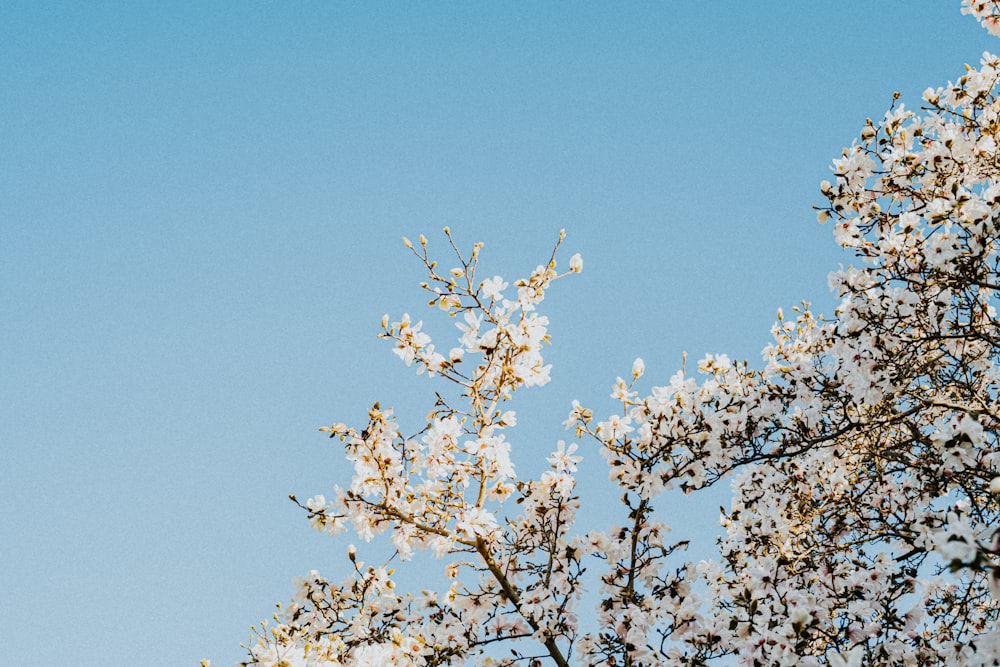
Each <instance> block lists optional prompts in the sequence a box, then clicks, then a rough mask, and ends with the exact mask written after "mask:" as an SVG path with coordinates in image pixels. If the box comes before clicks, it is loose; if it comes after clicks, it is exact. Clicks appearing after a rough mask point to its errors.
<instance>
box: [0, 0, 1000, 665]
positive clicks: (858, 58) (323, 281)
mask: <svg viewBox="0 0 1000 667" xmlns="http://www.w3.org/2000/svg"><path fill="white" fill-rule="evenodd" d="M997 48H1000V46H998V45H997V43H996V42H995V40H994V39H993V38H990V37H989V36H988V35H987V34H986V33H985V31H983V30H981V29H980V28H979V27H978V26H977V25H976V23H975V22H974V21H973V20H972V19H970V18H968V17H963V16H961V15H960V13H959V2H958V0H954V1H944V0H910V1H909V2H906V3H901V2H888V1H883V2H870V1H869V0H864V1H861V0H841V1H839V2H823V3H820V2H812V3H806V2H791V1H788V2H785V1H777V0H774V1H770V2H768V1H759V2H735V1H734V2H693V1H691V2H689V1H686V0H678V1H676V2H655V3H653V2H651V3H637V2H625V3H594V2H572V3H570V2H534V3H464V2H463V3H457V2H456V3H451V2H435V3H419V4H415V3H409V2H398V3H396V2H390V3H366V2H338V3H332V2H300V3H275V2H243V3H202V2H176V3H155V2H117V3H116V2H100V3H80V2H36V1H30V2H29V1H25V2H18V1H16V0H8V1H7V2H3V3H2V4H0V453H2V459H0V517H2V518H0V600H2V605H0V627H2V628H3V630H4V640H3V642H2V643H3V648H2V649H0V663H2V664H5V665H18V666H20V667H35V666H38V667H47V666H49V665H74V666H76V667H90V666H95V667H96V666H97V665H108V664H112V665H138V666H145V665H150V666H159V665H164V666H167V665H195V664H197V661H198V660H199V659H201V658H211V659H212V660H213V665H229V664H232V663H233V662H234V661H236V660H238V659H240V658H242V657H243V655H244V653H243V651H242V649H240V647H239V645H240V643H241V642H245V641H246V640H247V639H248V637H249V630H248V628H249V625H250V624H251V623H254V622H257V621H259V620H260V619H262V618H266V617H268V616H270V614H271V612H272V610H273V604H274V603H275V602H278V601H284V600H286V599H287V598H288V597H289V596H290V594H291V591H292V587H291V579H292V577H294V576H297V575H300V574H304V573H305V572H307V571H308V570H310V569H312V568H317V569H320V570H321V571H322V572H324V573H325V574H327V575H328V576H330V577H332V578H339V576H340V575H342V574H343V573H344V572H343V570H344V565H345V564H346V561H345V560H344V558H343V549H344V545H345V544H346V543H347V542H348V541H352V540H351V539H350V538H345V539H344V540H343V541H342V542H338V541H336V540H333V539H329V538H322V537H321V536H318V535H316V534H314V533H312V532H311V531H310V530H309V528H308V525H307V522H306V520H305V517H304V514H303V513H302V512H301V511H300V510H298V509H297V508H296V507H295V506H294V505H293V504H292V503H291V502H290V501H289V500H288V499H287V495H288V494H289V493H295V494H297V495H298V496H299V497H300V498H307V497H309V496H310V495H313V494H315V493H328V494H329V492H330V490H331V488H332V486H333V484H335V483H341V484H343V483H344V482H345V481H347V479H348V477H347V472H346V471H345V464H344V463H343V462H342V458H341V455H340V454H339V452H338V450H337V448H336V446H335V445H334V444H333V442H334V441H330V440H327V439H326V438H324V437H323V436H322V434H320V433H318V432H317V430H316V429H317V428H318V427H319V426H321V425H324V424H328V423H331V422H333V421H346V422H348V423H351V424H354V425H362V424H363V422H364V420H365V416H366V413H367V409H368V407H369V406H370V405H371V403H372V402H374V401H376V400H381V401H382V403H383V405H395V406H396V407H397V412H398V413H399V414H400V416H401V417H403V419H404V420H406V421H405V424H406V426H404V430H409V431H416V430H418V429H419V427H420V425H421V424H420V421H419V420H420V418H421V417H422V416H423V415H424V414H426V412H427V411H428V409H429V408H430V405H431V401H432V399H430V398H429V392H430V391H431V390H432V389H433V388H434V387H433V384H432V383H429V381H428V380H427V378H426V377H423V376H421V377H416V376H414V375H413V372H412V369H407V368H405V367H404V366H403V365H402V364H401V363H400V362H399V361H398V360H397V359H396V357H395V356H394V355H392V354H391V353H390V350H389V347H388V346H387V345H386V344H385V343H383V342H380V341H377V340H376V339H375V337H374V336H375V334H376V332H377V330H378V322H379V320H380V318H381V316H382V314H383V313H386V312H388V313H390V314H391V315H393V316H398V315H400V314H402V313H403V312H405V311H409V312H411V313H412V314H414V315H415V316H419V317H425V316H426V317H427V318H433V317H435V315H434V313H433V312H432V311H427V312H424V311H426V308H425V307H424V306H423V305H422V304H423V303H424V302H425V299H424V298H423V296H422V295H421V293H420V291H419V289H418V288H417V287H416V284H417V283H418V282H419V281H420V280H421V277H422V275H421V271H420V267H419V265H418V264H417V262H416V261H415V259H414V258H413V257H412V256H411V255H409V254H408V252H407V251H406V250H405V248H404V247H403V246H402V244H401V242H400V237H401V236H402V235H404V234H406V235H409V236H411V237H414V238H415V237H416V236H417V235H418V234H419V233H421V232H423V233H425V234H426V235H427V236H428V238H429V239H430V241H431V247H432V251H435V249H436V251H437V252H438V253H439V255H440V256H442V257H443V256H444V255H445V252H446V246H445V242H444V239H443V237H442V236H441V235H440V233H439V230H440V229H441V228H442V227H443V226H445V225H449V226H450V227H451V228H452V230H453V231H454V233H455V236H456V238H457V240H458V241H459V242H460V243H461V244H463V245H464V246H466V247H468V246H471V244H472V243H473V242H475V241H483V242H484V243H485V248H484V250H483V263H482V265H483V270H484V271H485V272H486V273H485V275H484V277H487V276H488V275H492V274H493V273H501V274H502V275H504V276H505V277H508V278H514V277H518V276H520V275H522V274H524V273H526V272H528V271H530V270H531V269H532V268H534V266H535V265H536V264H538V263H541V262H542V261H543V260H544V259H545V258H546V257H547V256H548V252H549V249H550V248H551V245H552V243H553V242H554V241H555V239H556V236H557V234H558V231H559V229H561V228H565V229H566V230H567V234H568V237H567V240H566V243H565V252H564V254H563V255H562V257H563V259H564V260H565V259H568V257H569V255H570V254H572V253H574V252H580V253H581V254H582V255H583V257H584V261H585V269H584V273H583V274H582V275H580V276H576V277H573V278H572V279H568V280H566V281H563V282H562V283H559V284H557V285H556V286H555V287H554V288H553V289H552V291H551V293H550V297H549V299H547V300H546V302H545V304H543V312H545V313H547V314H548V315H549V316H550V318H551V319H552V326H551V328H550V332H551V334H552V336H553V340H554V345H553V347H552V348H551V349H550V354H549V360H550V361H551V362H552V363H553V364H554V368H553V381H552V382H551V383H550V384H549V385H548V386H546V387H544V388H541V389H536V390H533V391H532V392H531V393H530V395H529V396H530V401H529V402H527V403H524V404H523V409H522V418H521V426H519V427H518V429H517V431H515V433H514V435H516V436H517V438H516V439H515V450H514V456H515V460H516V461H525V463H524V466H525V468H524V469H525V470H527V469H530V468H531V466H532V465H534V464H535V463H537V461H538V460H540V458H544V456H545V455H546V454H547V452H548V451H550V450H551V448H552V446H553V443H554V442H555V440H556V439H558V438H561V437H565V436H566V434H565V433H564V432H563V431H562V429H561V426H560V422H561V421H562V420H563V419H564V418H565V416H566V414H567V413H568V410H569V405H570V402H571V400H573V399H579V400H580V401H581V402H583V403H584V404H587V405H592V406H594V407H595V408H597V411H598V413H599V414H601V413H603V412H606V411H607V410H609V409H610V408H611V402H610V399H609V398H608V393H609V391H610V387H611V384H612V382H613V381H614V378H615V376H616V375H625V374H626V373H628V371H629V369H630V367H631V363H632V360H633V358H635V357H636V356H642V357H643V358H644V359H645V362H646V369H647V374H646V377H645V378H644V380H648V382H647V383H646V384H645V385H643V386H644V387H646V388H648V386H649V385H650V384H652V383H662V382H666V380H667V378H668V377H669V376H670V375H671V374H672V373H673V372H674V371H675V370H676V369H677V368H678V367H679V365H680V363H681V353H682V351H685V350H686V351H688V352H689V353H690V355H691V356H692V358H698V357H700V356H701V355H703V354H704V353H706V352H728V353H729V354H730V355H731V356H733V357H737V358H743V357H747V358H750V359H751V360H756V359H759V356H758V352H759V350H760V348H761V347H763V346H764V345H765V344H766V343H767V341H768V337H769V333H768V332H769V329H770V326H771V324H772V322H773V321H774V314H775V311H776V309H777V308H778V307H785V308H788V307H790V306H792V305H795V304H796V303H798V302H799V301H800V300H802V299H808V300H812V301H814V302H815V303H817V304H819V305H820V307H821V310H824V311H826V312H830V311H832V309H833V302H832V300H831V297H830V296H829V295H828V293H827V288H826V274H827V272H828V271H829V270H831V269H832V268H835V267H836V265H837V263H838V262H841V261H847V258H845V257H843V256H842V255H840V253H839V251H838V250H837V248H836V247H835V246H834V243H833V239H832V233H831V229H830V228H829V227H821V226H820V225H818V224H817V223H816V222H815V215H814V212H813V211H812V210H811V208H810V207H811V206H813V205H814V204H817V203H819V202H820V195H819V190H818V183H819V181H820V180H822V179H823V178H824V177H826V176H827V175H828V173H829V171H828V165H829V163H830V160H831V159H832V158H834V157H836V156H838V154H839V150H840V148H841V147H842V146H844V145H846V144H849V143H850V142H851V141H852V140H853V138H854V137H855V136H856V135H857V133H858V131H859V130H860V128H861V126H862V124H863V123H864V120H865V117H866V116H872V117H879V116H881V114H882V113H883V112H884V111H885V109H886V108H887V107H888V105H889V103H890V101H891V96H892V92H893V91H894V90H900V91H902V92H903V94H904V98H903V101H904V102H906V103H907V104H908V106H911V107H913V106H919V103H920V100H919V95H920V92H921V91H922V90H923V89H924V88H926V87H927V86H938V85H942V84H944V83H946V82H947V81H948V80H949V79H955V78H957V77H958V76H960V75H961V74H962V72H963V68H962V65H963V63H966V62H968V63H976V62H977V61H978V59H979V57H980V54H981V53H982V52H983V51H984V50H987V49H993V50H996V49H997ZM564 266H565V265H564ZM432 331H440V332H447V333H448V335H451V329H450V324H448V323H447V322H443V323H442V322H437V323H435V324H434V325H433V326H432ZM455 333H457V330H455ZM441 344H442V345H443V346H445V347H446V348H447V346H448V341H442V343H441ZM407 427H408V428H407ZM582 449H583V450H584V451H583V453H584V454H585V455H587V459H586V460H585V462H584V464H582V466H583V469H584V472H583V473H582V474H583V476H584V477H585V478H587V477H592V478H594V479H600V478H602V477H603V476H604V471H603V470H602V469H601V465H600V459H599V457H598V456H597V455H596V452H595V451H594V448H593V446H592V445H591V444H590V443H584V444H583V448H582ZM532 461H534V462H535V463H532ZM722 500H723V501H724V500H725V499H724V498H723V499H722ZM588 501H589V502H590V504H589V505H588V504H587V503H588ZM584 503H585V505H584V507H585V511H587V512H588V516H589V517H591V518H594V519H595V520H600V519H602V518H603V515H602V512H603V511H604V509H603V508H605V507H607V506H608V504H609V503H608V499H604V498H597V499H587V498H585V499H584ZM711 504H712V503H709V505H711ZM717 505H718V503H715V505H714V506H716V507H717ZM587 508H589V511H588V509H587ZM663 514H664V517H665V519H666V520H667V521H668V522H670V523H675V524H677V525H678V526H679V527H678V528H677V529H676V532H677V533H682V532H683V531H682V528H683V529H685V530H691V531H695V532H697V531H701V532H702V533H703V534H705V535H711V534H712V532H713V531H714V530H715V526H714V523H713V522H714V517H715V515H714V514H713V513H712V512H708V513H707V514H704V516H702V515H699V514H697V513H691V512H690V511H688V510H684V511H683V512H680V511H678V510H676V508H671V507H665V508H664V509H663ZM609 520H610V519H609ZM680 537H681V535H680V534H678V538H679V539H680Z"/></svg>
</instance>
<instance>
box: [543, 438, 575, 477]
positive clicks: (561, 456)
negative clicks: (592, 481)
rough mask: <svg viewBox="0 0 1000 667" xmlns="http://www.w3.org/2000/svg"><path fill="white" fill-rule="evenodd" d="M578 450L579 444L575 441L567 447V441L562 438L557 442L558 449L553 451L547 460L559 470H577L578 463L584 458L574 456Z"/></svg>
mask: <svg viewBox="0 0 1000 667" xmlns="http://www.w3.org/2000/svg"><path fill="white" fill-rule="evenodd" d="M576 450H577V444H576V443H575V442H574V443H572V444H570V446H569V447H567V446H566V441H565V440H560V441H559V442H557V443H556V451H554V452H552V456H550V457H549V458H547V459H546V461H548V462H549V463H551V464H552V467H553V468H555V469H556V470H557V471H559V472H576V464H577V463H579V462H580V461H582V460H583V457H582V456H573V452H575V451H576Z"/></svg>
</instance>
